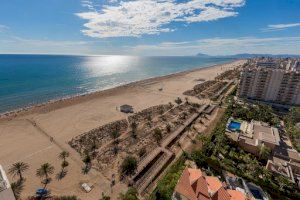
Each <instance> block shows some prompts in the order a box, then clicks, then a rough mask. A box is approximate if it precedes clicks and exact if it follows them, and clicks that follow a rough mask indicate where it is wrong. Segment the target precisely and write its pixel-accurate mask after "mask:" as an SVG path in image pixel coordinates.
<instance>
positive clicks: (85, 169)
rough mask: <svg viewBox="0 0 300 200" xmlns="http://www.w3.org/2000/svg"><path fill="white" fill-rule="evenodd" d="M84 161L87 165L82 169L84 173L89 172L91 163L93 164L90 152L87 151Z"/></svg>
mask: <svg viewBox="0 0 300 200" xmlns="http://www.w3.org/2000/svg"><path fill="white" fill-rule="evenodd" d="M82 161H83V162H84V164H85V167H84V168H83V170H82V171H83V173H85V174H87V173H88V171H89V169H90V164H91V162H92V159H91V157H90V155H89V154H88V153H85V155H84V157H83V159H82Z"/></svg>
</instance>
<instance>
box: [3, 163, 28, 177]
mask: <svg viewBox="0 0 300 200" xmlns="http://www.w3.org/2000/svg"><path fill="white" fill-rule="evenodd" d="M28 169H29V165H28V164H27V163H24V162H17V163H14V164H13V165H12V166H11V167H10V168H9V170H8V173H9V174H10V175H12V176H13V177H14V176H17V175H18V176H19V178H20V180H21V181H22V180H23V173H24V172H25V171H27V170H28Z"/></svg>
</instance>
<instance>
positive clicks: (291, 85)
mask: <svg viewBox="0 0 300 200" xmlns="http://www.w3.org/2000/svg"><path fill="white" fill-rule="evenodd" d="M238 95H239V97H242V98H249V99H255V100H262V101H269V102H274V103H281V104H288V105H300V60H298V59H291V58H289V59H270V58H267V59H266V58H260V59H251V60H249V61H248V63H247V64H246V66H245V68H244V69H243V71H242V73H241V80H240V85H239V88H238Z"/></svg>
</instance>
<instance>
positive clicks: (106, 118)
mask: <svg viewBox="0 0 300 200" xmlns="http://www.w3.org/2000/svg"><path fill="white" fill-rule="evenodd" d="M244 62H245V61H244V60H239V61H234V62H232V63H227V64H223V65H217V66H212V67H207V68H201V69H196V70H191V71H187V72H180V73H177V74H172V75H168V76H163V77H157V78H151V79H147V80H142V81H138V82H134V83H131V84H127V85H124V86H120V87H116V88H112V89H108V90H105V91H101V92H95V93H92V94H88V95H83V96H78V97H73V98H71V99H64V100H60V101H55V102H51V103H47V104H43V105H39V106H35V107H32V108H29V109H24V110H20V111H18V112H13V113H9V114H6V115H2V116H1V117H0V149H1V151H0V164H1V165H2V166H3V167H4V169H5V170H6V171H8V169H9V167H10V166H11V165H12V164H13V163H15V162H17V161H23V162H26V163H28V164H29V166H30V169H29V170H28V171H27V172H26V173H25V174H24V177H26V183H25V188H24V191H23V193H22V196H23V197H27V196H29V195H33V194H34V192H35V190H36V189H37V188H39V187H42V184H41V179H40V178H38V177H37V176H36V175H35V174H36V169H37V168H39V167H40V165H41V164H43V163H45V162H49V163H51V164H52V165H53V166H54V167H55V173H54V174H53V175H52V182H51V183H50V184H49V185H48V186H47V187H48V188H49V189H50V190H51V193H52V194H54V195H77V196H78V197H79V198H81V199H87V200H94V199H95V200H98V199H99V198H100V197H101V195H102V193H105V194H110V193H111V192H113V193H114V194H116V195H117V194H118V193H119V192H122V191H125V190H126V186H125V185H117V186H116V187H114V188H113V191H111V189H110V180H109V179H108V178H107V177H105V176H103V175H102V174H101V173H100V172H98V171H96V170H93V169H92V170H91V171H90V172H89V173H88V174H86V175H84V174H82V173H81V168H82V167H83V163H82V161H81V158H80V155H79V154H78V153H77V152H76V151H75V150H74V149H72V148H71V147H70V146H69V144H68V142H69V141H70V140H71V139H72V138H73V137H75V136H78V135H80V134H82V133H84V132H87V131H89V130H91V129H93V128H96V127H99V126H101V125H103V124H106V123H109V122H112V121H115V120H120V119H124V118H126V114H123V113H121V112H119V111H118V110H117V109H116V108H117V107H119V106H120V105H122V104H130V105H132V106H133V107H134V110H135V111H139V110H142V109H145V108H148V107H150V106H154V105H159V104H166V103H168V102H174V99H175V98H177V97H182V98H184V95H183V92H184V91H186V90H188V89H191V88H193V86H194V85H196V84H197V83H199V81H197V80H198V79H205V80H212V79H214V78H215V77H216V76H217V75H218V74H220V73H222V72H224V71H226V70H229V69H232V68H235V67H238V66H240V65H242V64H243V63H244ZM160 88H163V90H162V91H159V89H160ZM189 98H190V99H191V100H193V101H197V102H201V101H202V102H205V101H206V102H207V101H209V100H207V99H203V100H199V99H196V98H195V99H193V98H192V97H189ZM50 138H53V140H50ZM63 150H67V151H69V152H70V157H69V158H68V159H67V160H68V161H69V166H68V168H67V169H68V172H67V175H66V177H65V178H63V179H62V180H57V179H56V178H55V176H56V174H57V173H59V171H60V169H61V167H60V164H61V160H60V159H59V158H58V155H59V153H60V152H61V151H63ZM10 180H11V182H13V181H16V180H17V177H15V178H13V177H10ZM83 182H87V183H90V184H92V185H93V187H94V188H93V190H92V191H91V192H90V193H85V192H83V191H82V190H81V188H80V187H79V185H80V183H83ZM113 199H114V198H113Z"/></svg>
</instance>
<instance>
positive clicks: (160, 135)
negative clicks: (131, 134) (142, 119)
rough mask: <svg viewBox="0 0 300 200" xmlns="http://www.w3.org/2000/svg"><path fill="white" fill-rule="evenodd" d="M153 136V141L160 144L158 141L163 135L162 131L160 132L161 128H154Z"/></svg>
mask: <svg viewBox="0 0 300 200" xmlns="http://www.w3.org/2000/svg"><path fill="white" fill-rule="evenodd" d="M153 136H154V139H155V141H156V142H157V144H160V142H161V140H162V138H163V136H162V132H161V130H160V129H159V128H156V129H155V130H154V134H153Z"/></svg>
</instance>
